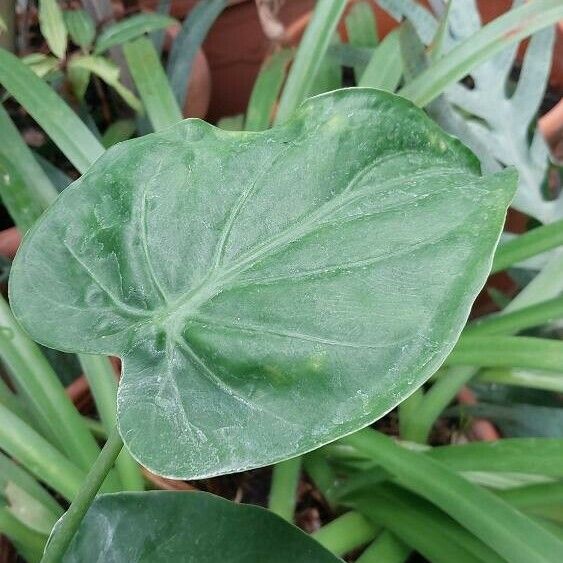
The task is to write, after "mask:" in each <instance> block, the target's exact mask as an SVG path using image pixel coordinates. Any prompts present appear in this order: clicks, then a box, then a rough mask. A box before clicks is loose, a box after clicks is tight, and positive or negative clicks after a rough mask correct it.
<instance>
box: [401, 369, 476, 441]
mask: <svg viewBox="0 0 563 563" xmlns="http://www.w3.org/2000/svg"><path fill="white" fill-rule="evenodd" d="M475 374H476V370H475V368H473V367H457V368H451V369H449V370H447V371H446V373H444V374H443V375H442V376H441V377H440V379H438V381H436V383H434V385H432V387H431V388H430V389H429V390H428V391H427V392H426V395H425V396H424V398H423V400H421V401H420V402H419V403H418V405H417V409H416V411H415V412H413V413H412V415H411V416H409V417H408V418H407V421H406V422H404V423H403V425H402V427H401V428H402V430H401V438H403V439H404V440H408V441H411V442H420V443H424V442H426V440H428V436H429V435H430V431H431V430H432V426H434V423H435V422H436V420H437V419H438V417H439V416H440V414H441V413H442V411H443V410H444V409H445V408H446V407H447V406H448V405H449V404H450V402H451V401H452V399H453V398H454V397H455V396H456V394H457V392H458V391H459V390H460V389H461V388H462V387H463V386H464V385H465V384H466V383H468V382H469V381H470V380H471V379H472V378H473V377H474V376H475Z"/></svg>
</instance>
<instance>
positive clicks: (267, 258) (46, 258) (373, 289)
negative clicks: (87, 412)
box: [11, 88, 516, 478]
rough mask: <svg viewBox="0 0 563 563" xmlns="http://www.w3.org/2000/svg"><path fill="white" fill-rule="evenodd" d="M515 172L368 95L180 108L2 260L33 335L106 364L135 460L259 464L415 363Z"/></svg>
mask: <svg viewBox="0 0 563 563" xmlns="http://www.w3.org/2000/svg"><path fill="white" fill-rule="evenodd" d="M515 184H516V175H515V174H514V173H513V171H510V170H509V171H505V172H503V173H499V174H497V175H495V176H488V177H485V178H483V177H481V176H480V174H479V167H478V164H477V160H476V158H475V157H474V156H473V155H472V154H471V152H470V151H469V150H468V149H466V148H465V147H464V146H463V145H462V144H461V143H460V142H459V141H457V140H455V139H453V138H451V137H449V136H448V135H446V134H444V133H443V132H442V131H441V130H440V129H439V128H438V127H437V126H436V125H435V124H434V123H433V122H432V121H431V120H430V119H429V118H427V117H426V115H425V114H424V113H423V112H422V111H421V110H419V109H417V108H416V107H414V106H413V105H412V104H411V103H410V102H408V101H406V100H404V99H402V98H399V97H397V96H394V95H392V94H388V93H384V92H380V91H377V90H371V89H363V88H360V89H348V90H339V91H336V92H332V93H328V94H325V95H322V96H318V97H316V98H311V99H310V100H309V101H307V102H306V103H305V104H304V105H303V106H302V107H301V108H300V109H299V111H298V112H297V113H296V115H295V116H294V117H293V118H292V119H291V120H290V121H288V122H287V123H286V124H285V125H283V126H282V127H277V128H274V129H271V130H269V131H264V132H260V133H249V132H240V133H239V132H237V133H233V132H228V131H222V130H219V129H217V128H215V127H212V126H211V125H208V124H207V123H204V122H202V121H199V120H194V119H189V120H186V121H183V122H181V123H179V124H177V125H175V126H173V127H170V128H169V129H165V130H164V131H162V132H159V133H155V134H151V135H147V136H145V137H143V138H140V139H135V140H132V141H127V142H125V143H122V144H120V145H117V146H115V147H113V148H111V149H110V150H109V151H107V153H106V154H105V155H104V156H102V157H101V158H100V159H99V160H98V161H97V162H96V163H95V164H94V166H92V168H91V169H90V170H89V171H88V172H87V173H86V174H85V175H84V176H83V177H82V178H81V179H80V180H78V181H77V182H75V183H74V184H73V185H72V186H70V187H69V188H67V189H66V190H65V191H64V192H63V194H62V195H61V196H60V197H59V199H58V200H57V201H56V202H55V204H54V205H53V206H52V207H51V208H50V209H49V210H48V211H47V212H46V213H45V214H44V216H43V217H42V219H41V220H40V221H39V222H38V223H37V224H36V226H35V227H34V228H33V229H32V230H31V232H30V234H29V235H28V237H27V238H26V240H25V241H24V243H23V245H22V248H21V250H20V252H19V254H18V256H17V258H16V260H15V262H14V265H13V269H12V279H11V300H12V305H13V309H14V312H15V314H16V316H17V317H18V318H19V319H20V321H21V322H22V324H23V325H24V327H26V328H27V330H28V331H29V332H30V333H31V334H32V335H33V336H34V338H36V339H37V340H38V341H39V342H41V343H43V344H45V345H47V346H51V347H55V348H59V349H63V350H72V351H81V352H90V353H103V354H114V355H118V356H120V357H121V358H122V359H123V377H122V381H121V385H120V390H119V396H118V410H119V425H120V430H121V434H122V436H123V438H124V441H125V443H126V444H127V446H128V448H129V449H130V451H131V453H132V454H133V455H134V456H135V457H136V458H137V459H138V460H139V461H140V462H141V463H143V464H144V465H146V466H148V467H149V468H151V469H152V470H153V471H155V472H157V473H160V474H163V475H167V476H172V477H178V478H200V477H205V476H211V475H217V474H221V473H227V472H232V471H238V470H243V469H247V468H250V467H256V466H260V465H265V464H269V463H273V462H276V461H279V460H282V459H286V458H288V457H291V456H294V455H297V454H300V453H303V452H306V451H309V450H311V449H314V448H316V447H318V446H320V445H322V444H325V443H327V442H330V441H332V440H334V439H336V438H338V437H341V436H344V435H346V434H348V433H350V432H353V431H355V430H357V429H359V428H361V427H363V426H365V425H367V424H369V423H371V422H373V421H374V420H375V419H377V418H378V417H381V416H382V415H383V414H385V413H386V412H387V411H389V410H390V409H391V408H393V407H394V406H395V405H397V404H398V403H399V402H400V401H401V400H403V399H404V398H405V397H407V396H408V395H409V394H410V393H412V392H413V391H414V390H415V389H416V388H417V387H419V386H420V385H421V384H422V383H423V382H424V381H425V380H426V379H428V377H430V375H432V373H433V372H434V371H435V370H436V369H437V368H438V367H439V366H440V364H441V363H442V362H443V361H444V359H445V358H446V356H447V355H448V353H449V352H450V350H451V349H452V347H453V345H454V343H455V342H456V340H457V338H458V336H459V333H460V331H461V329H462V327H463V325H464V323H465V321H466V319H467V315H468V312H469V308H470V306H471V303H472V302H473V300H474V298H475V296H476V294H477V292H478V291H479V289H480V288H481V286H482V285H483V283H484V281H485V278H486V276H487V273H488V271H489V269H490V266H491V256H492V253H493V250H494V248H495V245H496V243H497V240H498V237H499V233H500V231H501V227H502V224H503V219H504V215H505V212H506V207H507V205H508V203H509V200H510V198H511V196H512V195H513V192H514V188H515Z"/></svg>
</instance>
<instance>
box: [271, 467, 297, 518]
mask: <svg viewBox="0 0 563 563" xmlns="http://www.w3.org/2000/svg"><path fill="white" fill-rule="evenodd" d="M300 476H301V457H299V456H298V457H294V458H293V459H288V460H286V461H282V462H281V463H278V464H276V465H274V469H273V472H272V484H271V486H270V499H269V502H268V508H269V509H270V510H271V511H272V512H274V513H275V514H277V515H278V516H281V517H282V518H283V519H284V520H287V521H288V522H293V517H294V512H295V501H296V494H297V486H298V485H299V477H300Z"/></svg>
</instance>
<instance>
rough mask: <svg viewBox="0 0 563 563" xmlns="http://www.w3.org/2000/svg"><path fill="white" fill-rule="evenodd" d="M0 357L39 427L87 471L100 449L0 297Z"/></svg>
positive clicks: (40, 354) (45, 362) (58, 382)
mask: <svg viewBox="0 0 563 563" xmlns="http://www.w3.org/2000/svg"><path fill="white" fill-rule="evenodd" d="M0 326H1V327H2V330H1V331H0V357H1V358H2V360H3V361H4V362H5V363H6V365H7V366H8V369H9V370H10V374H11V376H12V380H13V381H14V384H15V385H16V386H17V388H18V390H19V392H20V394H21V395H22V396H23V397H24V398H25V400H26V401H27V403H28V404H29V405H30V406H31V408H32V409H33V415H34V418H35V420H36V421H37V422H38V423H39V424H40V428H41V429H42V430H43V431H44V432H45V434H46V435H47V436H48V437H49V439H51V440H52V441H53V443H54V444H56V445H57V446H58V447H59V448H60V449H61V451H63V452H65V453H66V454H67V455H68V457H69V459H70V460H72V461H73V462H74V463H76V465H78V467H81V468H83V469H85V470H87V469H88V468H89V467H90V466H91V465H92V463H93V461H94V460H95V459H96V457H97V455H98V453H99V451H100V450H99V448H98V445H97V443H96V441H95V440H94V438H93V436H92V435H91V434H90V432H89V431H88V428H86V425H85V424H84V422H83V421H82V418H81V416H80V414H79V413H78V411H77V410H76V409H75V407H74V405H73V404H72V402H71V400H70V399H69V398H68V396H67V394H66V393H65V389H64V387H63V385H62V384H61V382H60V380H59V378H58V377H57V375H56V373H55V372H54V371H53V368H52V367H51V365H50V364H49V362H48V361H47V360H46V358H45V356H44V355H43V354H42V353H41V350H40V349H39V347H38V346H37V345H36V344H35V342H33V341H32V340H31V339H30V338H29V337H28V336H27V335H26V334H25V333H24V332H23V330H22V329H21V328H20V326H19V325H18V323H17V322H16V320H15V319H14V317H13V315H12V312H11V310H10V307H9V306H8V304H7V303H6V301H5V300H4V298H3V297H1V296H0Z"/></svg>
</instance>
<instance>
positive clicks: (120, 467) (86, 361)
mask: <svg viewBox="0 0 563 563" xmlns="http://www.w3.org/2000/svg"><path fill="white" fill-rule="evenodd" d="M78 359H79V360H80V365H81V366H82V369H83V370H84V375H85V376H86V379H87V380H88V384H89V386H90V390H91V391H92V395H93V396H94V401H95V403H96V408H97V409H98V414H99V415H100V418H101V420H102V424H103V425H104V428H105V430H106V433H107V434H109V432H110V431H111V429H112V428H114V427H115V426H116V424H117V409H116V401H115V397H116V395H117V379H116V374H115V370H114V368H113V366H112V364H111V362H110V360H109V358H107V357H105V356H98V355H92V354H79V355H78ZM115 468H116V469H117V474H118V475H119V477H120V480H121V483H122V485H123V488H124V489H125V490H126V491H142V490H144V488H145V486H144V480H143V476H142V474H141V472H140V470H139V467H138V465H137V463H136V462H135V460H134V459H133V458H132V457H131V455H130V454H129V452H127V451H125V450H124V451H122V452H121V454H120V455H119V457H118V458H117V461H116V463H115Z"/></svg>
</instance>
